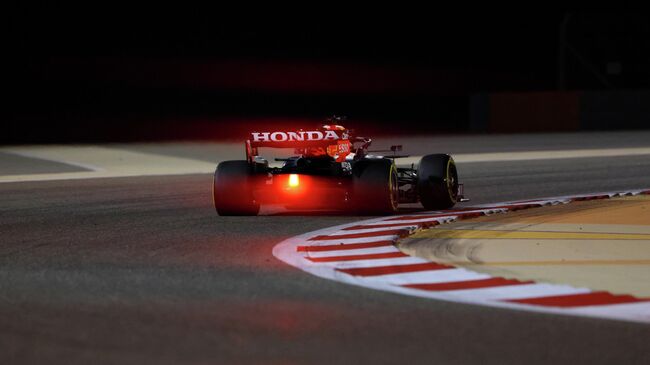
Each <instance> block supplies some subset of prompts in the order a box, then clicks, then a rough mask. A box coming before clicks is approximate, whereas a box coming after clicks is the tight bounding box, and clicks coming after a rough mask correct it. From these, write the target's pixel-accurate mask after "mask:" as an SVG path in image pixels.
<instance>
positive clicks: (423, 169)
mask: <svg viewBox="0 0 650 365" xmlns="http://www.w3.org/2000/svg"><path fill="white" fill-rule="evenodd" d="M417 191H418V194H419V196H420V201H421V202H422V205H423V206H424V207H425V208H426V209H428V210H440V209H449V208H451V207H453V206H454V205H455V204H456V202H457V201H458V172H457V170H456V164H455V163H454V159H453V158H451V156H449V155H445V154H434V155H426V156H424V157H422V159H421V160H420V165H419V167H418V180H417Z"/></svg>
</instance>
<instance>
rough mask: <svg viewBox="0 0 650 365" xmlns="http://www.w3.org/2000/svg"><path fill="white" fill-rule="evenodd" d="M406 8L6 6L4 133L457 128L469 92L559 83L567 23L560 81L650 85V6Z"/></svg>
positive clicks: (584, 85)
mask: <svg viewBox="0 0 650 365" xmlns="http://www.w3.org/2000/svg"><path fill="white" fill-rule="evenodd" d="M168 10H170V9H168ZM171 10H173V9H171ZM416 14H417V12H416V11H413V14H406V15H405V14H400V15H395V16H392V17H382V18H373V16H372V14H370V13H369V14H366V15H365V16H363V17H362V16H352V15H349V16H331V17H329V16H321V17H313V16H303V17H298V16H294V17H293V19H289V20H287V19H280V18H273V17H271V16H268V17H266V18H263V19H261V20H260V19H254V18H252V17H237V18H235V17H232V16H230V15H229V14H227V13H223V12H217V11H211V12H205V11H204V12H202V11H200V10H196V11H179V12H177V13H173V12H166V14H165V15H160V14H156V13H153V12H151V13H147V12H144V13H138V14H135V13H133V14H132V13H130V12H129V11H125V10H124V9H117V8H112V9H89V10H88V11H84V10H80V9H70V10H63V9H57V11H56V12H48V11H44V12H38V13H37V12H33V11H26V10H23V11H16V12H14V13H12V16H11V17H10V18H11V19H10V22H9V27H10V30H9V33H8V34H9V37H8V39H7V42H6V43H5V46H4V47H5V49H6V50H8V52H6V59H7V60H8V64H9V69H10V72H9V75H8V76H9V77H8V82H7V84H6V87H8V88H9V89H10V94H11V97H10V103H9V105H10V107H9V112H10V116H9V118H8V119H9V121H10V123H12V124H13V125H14V128H13V129H12V130H13V135H14V136H16V135H18V134H20V133H24V131H23V130H22V129H20V128H17V127H16V126H17V125H20V124H22V123H23V122H24V121H30V122H31V123H40V124H43V123H46V124H50V123H55V124H57V125H61V126H62V130H65V131H68V130H70V126H73V127H74V128H77V127H78V125H79V123H87V122H85V121H89V120H101V121H103V122H96V123H106V122H105V121H107V120H109V121H121V123H125V122H124V121H125V120H129V119H130V120H133V119H176V120H177V119H179V118H185V117H186V118H203V119H211V118H212V119H218V118H219V117H222V116H236V117H243V118H246V117H253V116H254V117H260V116H276V117H282V116H294V117H296V116H298V117H304V116H307V117H314V116H318V115H324V114H328V113H330V112H332V111H336V112H343V113H349V114H352V115H355V116H358V117H361V118H384V119H389V120H390V119H394V118H396V117H397V116H402V115H404V116H405V119H408V120H424V119H428V118H432V117H435V118H438V119H444V120H449V121H450V122H449V123H450V126H452V125H455V126H458V125H461V124H462V123H465V122H464V121H465V120H466V119H467V110H466V109H467V106H461V104H462V105H464V104H463V103H465V104H466V102H464V101H462V100H465V99H466V98H467V97H469V96H470V95H472V94H475V93H478V92H493V91H543V90H554V89H556V88H557V87H558V81H557V75H558V49H559V42H560V31H561V24H562V23H563V21H565V20H566V21H567V23H566V24H567V26H566V37H565V39H566V42H567V44H568V47H570V49H569V48H565V52H567V57H566V62H565V65H566V70H567V77H566V88H567V89H569V90H584V89H644V88H649V87H650V67H649V66H648V65H650V41H649V39H650V17H649V16H648V14H643V13H580V12H578V13H559V12H556V13H551V12H525V13H520V14H504V15H493V14H482V13H481V14H466V13H445V12H440V13H426V14H422V15H416ZM296 18H299V20H295V19H296ZM369 19H374V20H369ZM461 98H463V99H461ZM389 105H392V106H390V107H389ZM378 106H379V107H378ZM82 121H84V122H82ZM128 123H132V122H128ZM128 123H127V124H128ZM459 123H460V124H459ZM84 125H87V124H84ZM96 125H98V124H96ZM461 127H462V126H461ZM454 128H456V129H458V128H457V127H453V126H452V129H454ZM50 129H51V128H50Z"/></svg>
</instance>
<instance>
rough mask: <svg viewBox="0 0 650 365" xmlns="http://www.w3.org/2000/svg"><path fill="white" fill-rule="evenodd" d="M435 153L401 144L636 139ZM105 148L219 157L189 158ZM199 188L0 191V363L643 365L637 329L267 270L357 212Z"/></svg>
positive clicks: (599, 171) (564, 185)
mask: <svg viewBox="0 0 650 365" xmlns="http://www.w3.org/2000/svg"><path fill="white" fill-rule="evenodd" d="M448 140H450V141H451V142H449V141H445V139H444V138H440V137H438V138H434V139H432V138H425V137H420V138H412V139H405V150H406V151H408V150H409V147H410V150H412V151H414V152H415V153H418V154H420V153H423V152H425V151H430V150H433V151H431V152H443V151H450V152H454V153H463V152H494V151H515V150H518V151H523V150H526V151H528V150H548V149H581V148H614V147H648V146H650V133H648V132H643V133H641V132H635V133H610V134H599V133H591V134H589V133H588V134H561V135H532V136H517V135H512V136H494V137H480V138H477V137H471V136H470V137H462V136H461V137H450V138H449V139H448ZM522 140H523V141H524V142H522ZM397 142H399V141H397ZM408 142H410V143H411V145H408V144H407V143H408ZM452 142H455V143H454V144H453V145H449V144H450V143H452ZM445 143H447V144H448V145H445ZM436 146H438V147H436ZM118 147H120V148H131V149H133V150H138V151H148V152H155V153H159V154H166V155H172V156H182V157H190V158H199V159H203V160H206V161H211V160H216V159H218V158H221V157H223V156H217V157H215V156H214V155H213V154H214V151H216V150H218V147H215V146H205V145H192V146H189V147H187V146H185V147H182V146H181V147H179V146H166V145H138V146H118ZM228 153H230V152H228ZM224 154H227V153H225V152H224ZM228 158H231V157H230V156H228ZM3 161H4V162H3ZM28 163H29V161H22V160H20V159H18V158H14V159H11V158H8V157H7V158H5V159H4V160H3V159H2V156H0V171H2V169H5V170H6V171H9V170H10V169H11V171H19V172H20V173H25V171H26V170H29V169H28V168H26V167H24V166H25V164H28ZM33 166H37V167H35V169H36V170H38V171H39V172H42V171H48V172H49V171H50V170H52V169H54V170H55V171H58V170H57V167H56V166H52V165H48V164H46V163H44V162H42V161H41V162H39V163H38V164H36V165H33ZM62 168H63V167H62ZM66 168H69V169H73V168H71V167H66ZM62 171H67V170H65V168H63V170H62ZM459 172H460V175H461V179H462V180H463V181H464V182H465V183H466V193H467V195H468V196H469V197H471V198H472V203H477V204H478V203H489V202H498V201H505V200H515V199H527V198H536V197H544V196H553V195H565V194H578V193H587V192H595V191H611V190H619V189H636V188H644V187H648V186H649V185H650V156H647V155H646V156H623V157H609V158H576V159H572V158H569V159H554V160H534V161H510V162H481V163H465V164H459ZM2 174H4V172H2ZM211 183H212V176H211V175H206V174H197V175H179V176H149V177H126V178H101V179H83V180H63V181H42V182H16V183H3V184H0V243H1V244H0V363H3V364H14V363H39V364H41V363H65V364H75V363H83V364H85V363H90V362H92V363H121V364H124V363H138V364H139V363H160V364H165V363H170V364H175V363H324V364H332V363H427V364H430V363H446V364H447V363H483V364H489V363H495V364H503V363H559V364H562V363H573V364H575V363H606V364H612V363H619V364H623V363H625V364H635V363H639V364H641V363H646V364H647V363H650V346H648V338H650V326H648V325H644V324H638V323H629V322H620V321H612V320H602V319H594V318H582V317H570V316H556V315H551V314H543V313H534V312H519V311H511V310H505V309H498V308H489V307H481V306H474V305H465V304H458V303H450V302H443V301H434V300H428V299H421V298H415V297H407V296H401V295H397V294H392V293H386V292H380V291H374V290H370V289H365V288H360V287H355V286H348V285H345V284H341V283H338V282H333V281H328V280H324V279H320V278H317V277H314V276H311V275H308V274H306V273H304V272H301V271H299V270H297V269H294V268H292V267H289V266H287V265H285V264H284V263H282V262H280V261H278V260H277V259H275V258H274V257H273V256H272V255H271V250H272V248H273V246H274V245H275V244H276V243H278V242H279V241H281V240H283V239H286V238H288V237H291V236H294V235H298V234H301V233H305V232H308V231H311V230H316V229H319V228H324V227H328V226H333V225H337V224H342V223H347V222H351V221H354V220H361V219H367V218H368V217H355V216H346V215H314V214H307V213H305V214H301V213H299V214H295V215H273V216H260V217H219V216H217V215H216V214H215V212H214V209H213V208H212V203H211V192H210V188H211Z"/></svg>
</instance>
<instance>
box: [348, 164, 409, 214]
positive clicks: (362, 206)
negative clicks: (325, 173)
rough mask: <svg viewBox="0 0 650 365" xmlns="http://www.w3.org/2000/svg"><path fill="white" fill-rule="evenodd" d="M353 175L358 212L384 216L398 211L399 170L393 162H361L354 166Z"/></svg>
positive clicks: (354, 196) (355, 204)
mask: <svg viewBox="0 0 650 365" xmlns="http://www.w3.org/2000/svg"><path fill="white" fill-rule="evenodd" d="M352 175H353V195H352V199H353V201H354V206H355V209H356V210H357V211H358V212H360V213H363V214H374V215H383V214H391V213H395V212H396V211H397V206H398V203H399V186H398V183H397V168H396V167H395V164H394V163H393V162H392V161H391V160H387V159H381V160H362V161H359V162H357V163H355V164H354V167H353V169H352Z"/></svg>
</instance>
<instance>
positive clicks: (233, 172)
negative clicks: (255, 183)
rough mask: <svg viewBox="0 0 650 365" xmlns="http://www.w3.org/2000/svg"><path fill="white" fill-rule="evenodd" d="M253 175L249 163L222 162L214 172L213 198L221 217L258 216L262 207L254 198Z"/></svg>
mask: <svg viewBox="0 0 650 365" xmlns="http://www.w3.org/2000/svg"><path fill="white" fill-rule="evenodd" d="M252 180H253V174H252V171H251V167H250V165H249V164H248V162H247V161H224V162H221V163H220V164H219V165H218V166H217V169H216V170H215V172H214V182H213V188H212V198H213V201H214V207H215V209H216V210H217V213H219V215H257V213H259V211H260V205H259V203H257V202H256V201H255V199H254V197H253V191H252Z"/></svg>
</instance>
